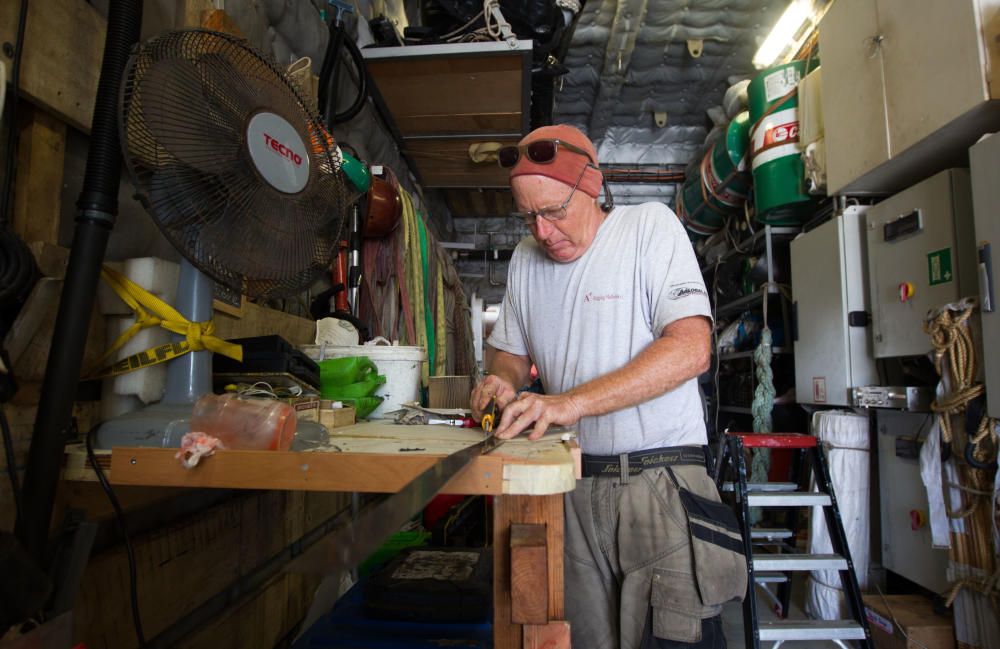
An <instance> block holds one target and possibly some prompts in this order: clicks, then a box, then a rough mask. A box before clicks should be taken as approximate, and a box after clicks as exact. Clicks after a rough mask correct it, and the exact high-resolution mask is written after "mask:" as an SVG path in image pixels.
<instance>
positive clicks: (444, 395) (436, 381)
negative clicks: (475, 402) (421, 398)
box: [427, 376, 472, 408]
mask: <svg viewBox="0 0 1000 649" xmlns="http://www.w3.org/2000/svg"><path fill="white" fill-rule="evenodd" d="M427 391H428V397H427V402H428V403H427V405H428V407H430V408H468V407H469V395H470V394H471V393H472V377H471V376H432V377H430V380H429V383H428V388H427Z"/></svg>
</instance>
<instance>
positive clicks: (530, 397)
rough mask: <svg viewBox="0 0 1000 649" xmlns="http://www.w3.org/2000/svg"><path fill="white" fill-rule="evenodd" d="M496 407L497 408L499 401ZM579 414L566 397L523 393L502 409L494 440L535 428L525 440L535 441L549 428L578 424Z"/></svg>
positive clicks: (576, 405) (580, 411)
mask: <svg viewBox="0 0 1000 649" xmlns="http://www.w3.org/2000/svg"><path fill="white" fill-rule="evenodd" d="M497 405H498V406H499V405H500V401H499V399H498V400H497ZM582 416H583V410H582V409H581V408H580V404H578V403H577V402H576V401H575V400H574V398H573V397H572V396H570V395H568V394H556V395H543V394H534V393H531V392H524V393H522V394H521V396H520V398H519V399H517V400H516V401H514V402H513V403H511V404H510V405H508V406H506V407H505V408H504V411H503V416H502V417H501V418H500V425H499V426H497V429H496V436H497V437H498V438H500V439H510V438H512V437H517V436H518V435H520V434H521V433H522V432H523V431H524V430H526V429H527V428H528V427H529V426H531V425H532V424H534V426H535V428H534V430H532V431H531V433H530V434H529V435H528V439H530V440H536V439H538V438H539V437H541V436H542V435H544V434H545V431H546V430H548V428H549V426H551V425H556V426H572V425H573V424H575V423H577V422H578V421H580V418H581V417H582Z"/></svg>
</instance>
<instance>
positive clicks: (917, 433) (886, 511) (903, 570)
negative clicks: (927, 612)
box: [877, 410, 949, 593]
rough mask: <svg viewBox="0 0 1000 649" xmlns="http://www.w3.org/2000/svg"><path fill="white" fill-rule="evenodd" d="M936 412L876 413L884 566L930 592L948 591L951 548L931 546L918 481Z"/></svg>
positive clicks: (923, 492)
mask: <svg viewBox="0 0 1000 649" xmlns="http://www.w3.org/2000/svg"><path fill="white" fill-rule="evenodd" d="M933 417H934V415H932V414H920V413H909V412H895V411H892V410H880V411H878V419H877V422H878V480H879V499H880V503H879V507H880V510H881V516H882V565H884V566H885V567H886V568H887V569H889V570H891V571H893V572H895V573H896V574H898V575H902V576H904V577H906V578H907V579H909V580H910V581H912V582H915V583H917V584H920V585H921V586H923V587H924V588H926V589H928V590H932V591H934V592H936V593H943V592H944V591H945V590H947V588H948V586H949V584H948V578H947V574H946V571H947V568H948V550H945V549H936V548H934V547H932V545H931V527H930V520H929V518H928V517H929V513H928V505H927V490H926V489H925V488H924V483H923V481H921V479H920V443H919V441H918V440H920V439H922V438H923V437H926V436H927V431H928V430H929V429H930V428H931V425H932V418H933Z"/></svg>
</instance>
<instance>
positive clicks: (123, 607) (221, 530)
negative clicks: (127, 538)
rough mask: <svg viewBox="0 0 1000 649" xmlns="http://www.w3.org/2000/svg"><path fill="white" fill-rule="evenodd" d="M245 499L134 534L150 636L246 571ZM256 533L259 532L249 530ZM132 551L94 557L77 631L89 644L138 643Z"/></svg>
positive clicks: (85, 580) (76, 616)
mask: <svg viewBox="0 0 1000 649" xmlns="http://www.w3.org/2000/svg"><path fill="white" fill-rule="evenodd" d="M241 500H242V499H235V500H232V501H228V502H226V503H223V504H222V505H219V506H217V507H214V508H212V509H211V510H209V511H207V512H205V513H204V514H203V515H199V516H197V517H195V518H194V519H193V520H190V521H186V522H185V523H183V524H179V525H172V526H169V527H166V528H163V529H160V530H157V531H156V532H153V533H151V534H148V535H142V536H139V537H138V538H135V539H133V546H134V548H135V554H136V567H137V573H138V578H137V580H136V583H137V587H138V594H139V606H140V611H141V614H142V621H143V628H144V631H145V632H146V636H147V637H148V638H151V637H154V636H155V635H157V634H158V633H160V632H162V631H163V630H164V629H166V628H167V627H168V626H169V625H171V624H173V623H174V622H175V621H176V620H177V619H179V618H180V617H182V616H183V615H186V614H188V613H190V612H191V611H193V610H195V609H196V608H197V607H198V606H200V605H201V604H202V603H203V602H205V601H206V600H207V599H208V598H209V597H211V596H213V595H215V594H216V593H218V592H220V591H221V590H222V589H223V588H225V587H227V586H228V585H229V584H230V583H231V582H232V581H233V579H234V578H235V577H236V576H237V575H238V574H239V570H240V566H239V560H240V553H239V552H238V551H237V552H234V551H233V548H239V546H240V539H241V536H242V535H243V534H244V531H243V530H242V529H241V508H242V503H241ZM249 533H254V531H249ZM127 602H128V570H127V562H126V557H125V550H124V548H122V547H119V548H117V549H115V550H112V551H109V552H105V553H102V554H100V555H97V556H95V557H92V558H91V560H90V563H89V564H88V565H87V570H86V572H85V574H84V578H83V581H82V584H81V588H80V593H79V595H78V596H77V601H76V606H75V607H74V621H75V623H76V628H77V633H76V636H77V637H78V638H79V639H81V640H82V641H84V642H85V643H86V644H87V646H89V647H134V646H135V645H136V638H135V631H134V629H133V627H132V619H131V612H130V609H129V606H128V604H127Z"/></svg>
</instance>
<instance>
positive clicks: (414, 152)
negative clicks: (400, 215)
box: [404, 136, 520, 188]
mask: <svg viewBox="0 0 1000 649" xmlns="http://www.w3.org/2000/svg"><path fill="white" fill-rule="evenodd" d="M519 139H520V137H490V136H479V137H474V138H450V139H427V140H406V141H405V142H404V147H405V151H404V152H405V153H406V154H407V155H408V156H410V157H411V158H412V159H413V161H414V163H415V164H416V165H417V166H418V167H419V168H420V177H421V178H422V179H423V185H424V187H476V188H480V187H492V188H507V187H508V186H509V182H508V180H509V175H510V174H509V172H508V170H507V169H504V168H502V167H501V166H500V165H498V164H497V163H496V161H486V162H473V161H472V159H471V158H469V146H470V145H472V144H478V143H480V142H501V143H509V144H516V143H517V142H518V140H519Z"/></svg>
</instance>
